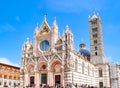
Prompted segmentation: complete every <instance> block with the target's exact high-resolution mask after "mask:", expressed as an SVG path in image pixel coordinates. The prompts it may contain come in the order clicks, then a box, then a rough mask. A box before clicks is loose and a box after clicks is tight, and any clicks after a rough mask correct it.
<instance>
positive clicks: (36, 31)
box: [34, 23, 39, 34]
mask: <svg viewBox="0 0 120 88" xmlns="http://www.w3.org/2000/svg"><path fill="white" fill-rule="evenodd" d="M38 31H39V28H38V23H37V24H36V27H35V31H34V33H35V34H37V33H38Z"/></svg>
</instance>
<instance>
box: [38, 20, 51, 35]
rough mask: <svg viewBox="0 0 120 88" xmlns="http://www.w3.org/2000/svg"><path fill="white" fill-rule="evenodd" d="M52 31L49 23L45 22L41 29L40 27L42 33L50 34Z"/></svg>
mask: <svg viewBox="0 0 120 88" xmlns="http://www.w3.org/2000/svg"><path fill="white" fill-rule="evenodd" d="M49 32H50V28H49V27H48V25H47V24H46V23H45V22H44V23H43V25H42V27H41V29H40V35H45V34H48V33H49Z"/></svg>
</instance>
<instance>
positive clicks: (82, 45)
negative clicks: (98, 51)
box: [79, 43, 90, 61]
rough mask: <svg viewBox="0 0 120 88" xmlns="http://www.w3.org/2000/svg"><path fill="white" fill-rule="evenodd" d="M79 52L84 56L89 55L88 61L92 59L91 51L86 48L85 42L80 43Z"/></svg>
mask: <svg viewBox="0 0 120 88" xmlns="http://www.w3.org/2000/svg"><path fill="white" fill-rule="evenodd" d="M79 52H80V54H81V55H83V56H84V57H87V59H88V61H90V52H89V51H88V50H87V49H86V45H85V44H84V43H82V44H80V50H79Z"/></svg>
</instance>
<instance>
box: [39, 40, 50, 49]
mask: <svg viewBox="0 0 120 88" xmlns="http://www.w3.org/2000/svg"><path fill="white" fill-rule="evenodd" d="M49 46H50V44H49V42H48V41H47V40H43V41H42V42H41V43H40V49H41V50H42V51H46V50H47V49H48V48H49Z"/></svg>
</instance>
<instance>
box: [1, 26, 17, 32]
mask: <svg viewBox="0 0 120 88" xmlns="http://www.w3.org/2000/svg"><path fill="white" fill-rule="evenodd" d="M14 30H15V28H14V27H13V26H12V25H11V24H4V25H0V32H5V31H14Z"/></svg>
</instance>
